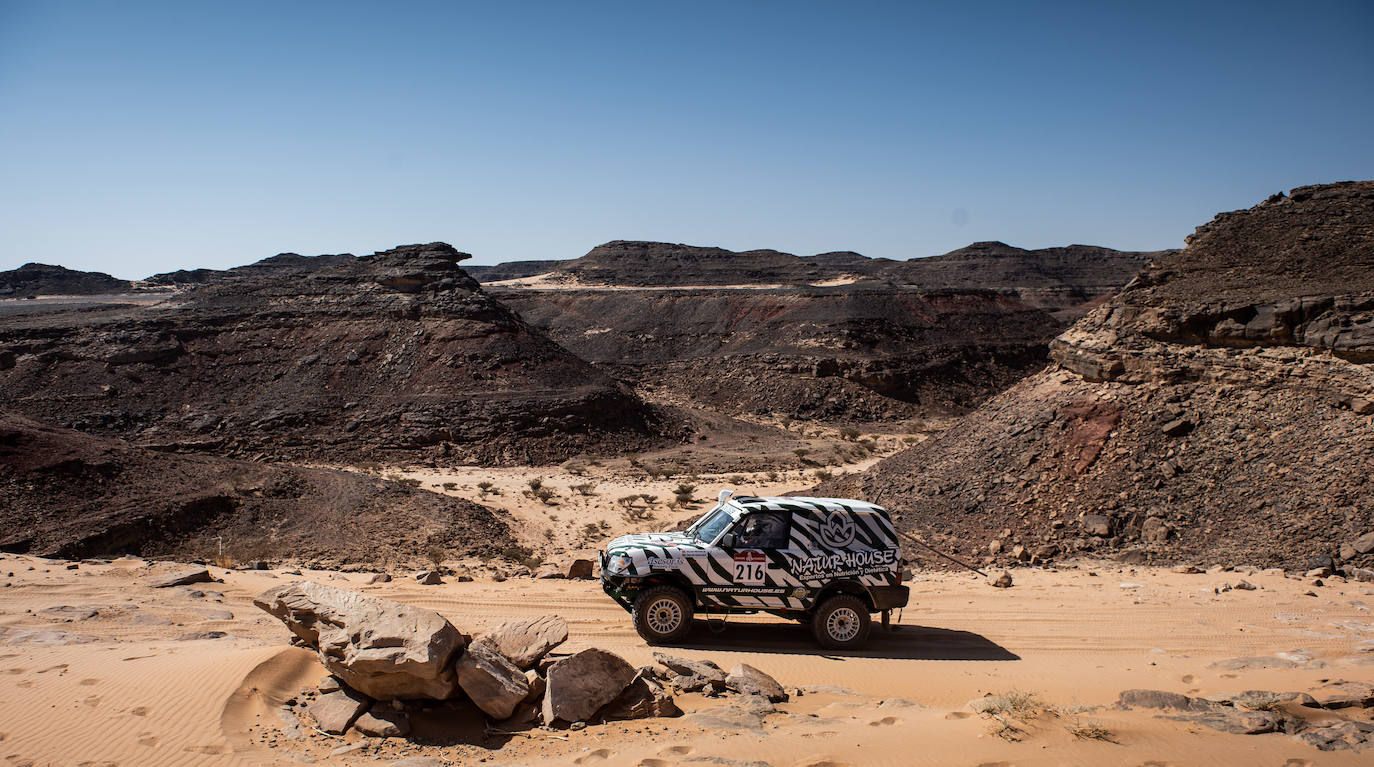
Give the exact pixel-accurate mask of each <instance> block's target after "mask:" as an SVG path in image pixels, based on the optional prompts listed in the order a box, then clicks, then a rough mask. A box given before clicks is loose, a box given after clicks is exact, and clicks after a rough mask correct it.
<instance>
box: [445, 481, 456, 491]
mask: <svg viewBox="0 0 1374 767" xmlns="http://www.w3.org/2000/svg"><path fill="white" fill-rule="evenodd" d="M443 487H444V489H445V490H457V489H458V483H457V482H445V483H444V485H443Z"/></svg>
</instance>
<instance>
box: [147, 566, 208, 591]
mask: <svg viewBox="0 0 1374 767" xmlns="http://www.w3.org/2000/svg"><path fill="white" fill-rule="evenodd" d="M214 580H215V579H214V578H212V577H211V576H210V571H209V570H207V569H205V568H204V567H185V568H182V569H180V570H177V571H175V572H171V573H168V574H166V575H163V576H159V577H157V578H153V579H152V580H150V581H148V585H149V586H152V587H153V588H155V589H168V588H171V587H173V586H186V585H188V584H192V583H213V582H214Z"/></svg>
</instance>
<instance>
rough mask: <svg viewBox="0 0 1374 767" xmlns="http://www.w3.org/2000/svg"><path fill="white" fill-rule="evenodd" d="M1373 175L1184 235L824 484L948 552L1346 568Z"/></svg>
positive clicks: (1360, 522) (1369, 446)
mask: <svg viewBox="0 0 1374 767" xmlns="http://www.w3.org/2000/svg"><path fill="white" fill-rule="evenodd" d="M1372 333H1374V182H1352V183H1342V184H1330V185H1323V186H1313V187H1301V188H1298V189H1295V190H1293V193H1292V194H1291V195H1290V196H1278V195H1276V196H1275V197H1272V198H1270V199H1269V200H1267V201H1266V202H1265V203H1263V204H1261V205H1258V206H1256V207H1254V208H1251V209H1249V210H1244V211H1237V212H1234V213H1225V214H1222V215H1219V216H1217V217H1216V219H1215V220H1213V221H1212V222H1211V223H1209V224H1207V225H1205V226H1202V227H1199V229H1198V230H1197V232H1196V233H1195V234H1194V235H1193V236H1192V237H1191V238H1190V239H1189V242H1188V247H1187V248H1186V249H1185V250H1183V251H1181V252H1179V253H1177V254H1174V255H1170V256H1166V257H1163V258H1161V259H1159V260H1158V261H1157V262H1156V263H1155V264H1154V265H1153V266H1151V267H1150V268H1148V269H1146V270H1145V271H1144V272H1143V273H1142V274H1141V275H1140V276H1139V277H1138V278H1137V279H1136V280H1135V281H1133V282H1132V283H1131V284H1130V285H1128V286H1127V287H1126V288H1125V289H1124V290H1123V291H1122V292H1121V294H1120V295H1118V296H1117V297H1116V298H1114V299H1113V300H1112V301H1110V302H1108V303H1107V304H1105V305H1103V306H1101V307H1099V308H1097V309H1095V310H1094V311H1092V312H1091V313H1090V314H1089V315H1088V316H1087V317H1085V318H1084V319H1082V320H1080V321H1079V322H1078V323H1076V324H1075V325H1074V326H1073V327H1072V328H1070V329H1069V330H1068V331H1066V332H1065V333H1063V334H1062V335H1061V336H1059V337H1058V338H1057V339H1055V340H1054V341H1053V342H1052V343H1051V357H1052V364H1051V365H1050V366H1049V367H1048V368H1047V369H1046V370H1045V371H1043V372H1041V373H1039V374H1037V375H1035V376H1032V377H1031V378H1028V379H1026V380H1024V381H1022V382H1021V383H1019V384H1017V385H1016V386H1015V387H1013V388H1011V389H1010V390H1008V391H1006V392H1003V393H1002V394H1000V395H998V396H997V397H995V398H993V399H992V400H991V401H989V402H988V403H987V405H985V406H984V407H982V408H980V409H979V410H978V411H976V412H975V413H973V414H971V415H970V416H968V419H967V421H966V422H965V423H964V424H962V425H961V426H960V428H958V429H957V430H952V431H950V432H948V433H945V434H943V435H941V436H939V437H937V438H936V439H934V440H931V441H930V442H928V443H925V444H923V445H921V446H918V447H916V448H913V449H912V450H910V451H907V452H905V453H902V454H899V455H898V456H894V457H893V458H891V459H889V460H887V461H885V462H883V463H881V464H879V465H878V466H876V467H875V468H874V469H872V470H870V471H869V472H866V473H864V474H861V475H856V476H854V477H848V478H843V479H840V480H835V481H833V482H832V483H830V484H828V485H826V486H823V487H822V488H821V490H823V491H827V492H831V491H833V492H837V493H842V494H843V493H857V494H859V496H860V497H868V498H870V499H872V500H875V501H877V502H880V503H885V504H888V505H890V506H891V507H892V508H894V509H895V510H896V511H897V512H898V519H899V520H900V524H901V525H903V526H905V527H907V528H909V529H919V530H924V531H927V532H929V533H931V534H933V535H936V536H945V542H946V543H947V545H950V546H951V547H953V548H956V549H958V550H961V551H963V552H964V553H966V554H979V553H981V554H984V555H987V556H991V557H994V558H1005V557H1019V558H1032V557H1037V558H1040V559H1049V558H1054V557H1057V556H1063V555H1065V554H1068V553H1072V552H1075V551H1116V552H1122V551H1132V552H1135V553H1134V554H1132V556H1138V557H1154V558H1159V559H1164V560H1177V559H1192V560H1206V561H1209V562H1214V561H1223V562H1224V561H1232V562H1237V563H1238V562H1241V561H1247V562H1251V563H1255V564H1283V565H1289V566H1301V565H1303V564H1306V563H1307V562H1309V561H1312V560H1319V559H1320V558H1322V557H1334V558H1336V559H1337V560H1341V561H1345V562H1346V563H1354V564H1358V565H1363V566H1369V565H1370V564H1374V553H1369V552H1361V551H1359V550H1358V549H1357V548H1356V547H1354V546H1353V542H1354V541H1355V540H1357V539H1358V538H1359V537H1360V536H1361V535H1363V534H1365V533H1369V532H1371V531H1374V483H1371V482H1370V481H1369V475H1370V467H1372V466H1374V356H1371V354H1370V351H1371V343H1372V342H1374V335H1372Z"/></svg>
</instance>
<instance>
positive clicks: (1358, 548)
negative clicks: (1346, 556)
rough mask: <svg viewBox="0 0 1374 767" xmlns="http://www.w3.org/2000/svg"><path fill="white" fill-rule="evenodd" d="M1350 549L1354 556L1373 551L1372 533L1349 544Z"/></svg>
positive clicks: (1373, 539)
mask: <svg viewBox="0 0 1374 767" xmlns="http://www.w3.org/2000/svg"><path fill="white" fill-rule="evenodd" d="M1350 547H1351V548H1352V549H1354V550H1355V553H1356V554H1368V553H1369V552H1371V551H1374V533H1365V534H1364V535H1361V536H1360V537H1359V538H1356V539H1355V540H1353V541H1351V542H1350Z"/></svg>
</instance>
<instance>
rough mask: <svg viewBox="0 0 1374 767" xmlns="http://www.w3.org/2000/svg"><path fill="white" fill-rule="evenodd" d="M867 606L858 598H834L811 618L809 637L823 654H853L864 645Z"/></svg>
mask: <svg viewBox="0 0 1374 767" xmlns="http://www.w3.org/2000/svg"><path fill="white" fill-rule="evenodd" d="M869 628H870V624H869V620H868V605H866V604H864V602H863V600H861V599H859V598H858V597H852V596H850V595H848V594H838V595H836V596H833V597H831V598H829V599H827V600H825V604H822V605H821V606H820V609H818V610H816V613H815V615H814V616H812V618H811V633H812V634H814V635H815V637H816V642H817V644H819V645H820V646H821V647H824V648H825V649H827V650H855V649H858V648H860V647H862V646H863V644H864V643H865V642H867V641H868V632H869Z"/></svg>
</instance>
